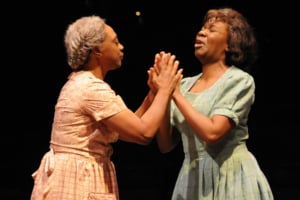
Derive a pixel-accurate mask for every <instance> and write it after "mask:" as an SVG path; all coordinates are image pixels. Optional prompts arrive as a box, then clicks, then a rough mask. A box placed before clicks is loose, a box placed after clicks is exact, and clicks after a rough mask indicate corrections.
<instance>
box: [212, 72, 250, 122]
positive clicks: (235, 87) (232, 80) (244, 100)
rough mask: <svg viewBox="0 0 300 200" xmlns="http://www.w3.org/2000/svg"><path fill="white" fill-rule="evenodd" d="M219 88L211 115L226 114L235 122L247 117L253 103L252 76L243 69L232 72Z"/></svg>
mask: <svg viewBox="0 0 300 200" xmlns="http://www.w3.org/2000/svg"><path fill="white" fill-rule="evenodd" d="M225 81H226V83H223V84H222V87H220V89H219V93H218V100H217V101H216V104H215V106H214V109H213V111H212V113H211V115H215V114H219V115H225V116H228V117H229V118H231V119H232V120H233V122H234V123H235V124H238V123H239V122H240V121H241V120H243V119H245V118H247V116H248V114H249V112H250V108H251V105H252V104H253V103H254V91H255V84H254V80H253V77H252V76H251V75H250V74H248V73H245V72H243V71H238V72H237V73H232V74H231V75H230V76H229V77H227V78H226V80H225Z"/></svg>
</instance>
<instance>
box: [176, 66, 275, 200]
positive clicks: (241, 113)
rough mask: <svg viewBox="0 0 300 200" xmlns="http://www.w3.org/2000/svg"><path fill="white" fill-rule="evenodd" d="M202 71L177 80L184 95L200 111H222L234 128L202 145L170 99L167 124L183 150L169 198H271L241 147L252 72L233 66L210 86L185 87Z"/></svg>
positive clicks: (209, 113)
mask: <svg viewBox="0 0 300 200" xmlns="http://www.w3.org/2000/svg"><path fill="white" fill-rule="evenodd" d="M201 75H202V74H201V73H200V74H198V75H196V76H193V77H186V78H184V79H183V80H182V82H181V86H180V89H181V91H182V93H183V95H184V96H185V98H186V99H187V100H188V101H189V102H190V103H191V104H192V106H193V107H194V108H195V109H196V110H198V111H199V112H201V113H202V114H204V115H206V116H208V117H210V116H213V115H215V114H218V115H224V116H227V117H229V118H230V119H231V120H232V121H233V122H234V123H235V127H234V128H233V129H232V130H231V131H230V132H229V133H228V134H226V136H224V137H223V138H222V139H221V140H220V141H219V142H218V143H216V144H214V145H207V144H206V143H205V142H204V141H203V140H202V139H201V138H200V137H199V136H197V134H196V133H195V132H194V130H193V129H192V128H191V127H190V126H189V124H188V123H187V121H186V120H185V119H184V117H183V115H182V114H181V112H180V111H179V110H178V108H177V107H176V105H175V104H174V102H172V103H171V123H172V124H173V125H174V126H175V127H176V128H177V129H178V130H179V132H180V133H181V138H182V143H183V151H184V161H183V163H182V166H181V169H180V172H179V175H178V178H177V181H176V184H175V188H174V190H173V195H172V200H272V199H274V198H273V194H272V191H271V188H270V185H269V183H268V181H267V179H266V177H265V175H264V173H263V172H262V170H261V169H260V167H259V165H258V163H257V160H256V158H255V157H254V156H253V154H252V153H251V152H249V151H248V149H247V146H246V141H247V139H248V137H249V134H248V126H247V120H248V114H249V112H250V109H251V105H252V104H253V102H254V97H255V93H254V92H255V83H254V80H253V77H252V76H251V75H250V74H248V73H246V72H244V71H242V70H240V69H238V68H236V67H234V66H232V67H230V68H229V69H228V70H227V71H226V72H225V73H224V74H223V76H222V77H220V79H219V80H218V81H217V82H215V83H214V85H212V86H211V87H210V88H208V89H206V90H205V91H202V92H199V93H191V92H189V90H190V88H191V87H192V86H193V84H194V83H195V82H196V81H197V80H198V79H199V78H201ZM200 123H201V122H200Z"/></svg>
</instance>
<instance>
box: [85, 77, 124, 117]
mask: <svg viewBox="0 0 300 200" xmlns="http://www.w3.org/2000/svg"><path fill="white" fill-rule="evenodd" d="M82 105H83V106H82V107H83V108H84V109H85V112H87V113H89V114H90V115H92V116H93V117H94V118H95V120H96V121H100V120H102V119H104V118H107V117H110V116H112V115H115V114H117V113H119V112H121V111H123V110H125V109H127V106H126V105H125V103H124V101H123V99H122V98H121V96H119V95H116V93H115V92H114V90H112V89H111V87H110V86H109V85H108V84H107V83H105V82H104V81H100V82H99V81H94V82H92V83H91V84H90V86H89V87H87V88H86V92H85V93H84V97H83V104H82Z"/></svg>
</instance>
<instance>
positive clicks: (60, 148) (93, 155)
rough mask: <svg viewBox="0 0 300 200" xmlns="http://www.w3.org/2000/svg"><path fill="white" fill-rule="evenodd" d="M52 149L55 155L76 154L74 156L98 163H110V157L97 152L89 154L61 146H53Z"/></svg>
mask: <svg viewBox="0 0 300 200" xmlns="http://www.w3.org/2000/svg"><path fill="white" fill-rule="evenodd" d="M50 148H51V149H52V150H53V152H54V154H58V153H67V154H74V155H79V156H83V157H85V158H87V159H91V160H95V161H97V162H105V161H106V162H107V161H110V157H109V156H104V155H101V154H98V153H95V152H88V151H83V150H80V149H75V148H70V147H64V146H59V145H55V144H51V145H50Z"/></svg>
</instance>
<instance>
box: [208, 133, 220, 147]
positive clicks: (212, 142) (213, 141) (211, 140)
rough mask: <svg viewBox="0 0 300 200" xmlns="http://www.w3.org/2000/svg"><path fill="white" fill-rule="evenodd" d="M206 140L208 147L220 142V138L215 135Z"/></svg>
mask: <svg viewBox="0 0 300 200" xmlns="http://www.w3.org/2000/svg"><path fill="white" fill-rule="evenodd" d="M204 140H205V142H206V143H207V144H208V145H212V144H215V143H216V142H218V141H219V140H220V136H218V135H214V134H213V135H210V136H207V137H206V138H205V139H204Z"/></svg>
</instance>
